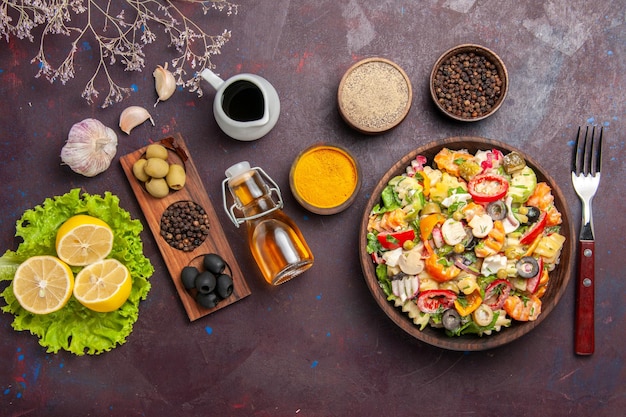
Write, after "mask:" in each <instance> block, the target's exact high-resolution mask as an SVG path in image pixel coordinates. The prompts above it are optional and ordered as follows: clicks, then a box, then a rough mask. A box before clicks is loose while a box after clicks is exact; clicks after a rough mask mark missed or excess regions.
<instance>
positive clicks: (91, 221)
mask: <svg viewBox="0 0 626 417" xmlns="http://www.w3.org/2000/svg"><path fill="white" fill-rule="evenodd" d="M55 247H56V251H57V256H58V257H59V258H60V259H61V260H62V261H64V262H65V263H67V264H68V265H72V266H84V265H89V264H92V263H94V262H97V261H100V260H102V259H104V258H106V257H107V256H108V255H109V253H111V249H112V248H113V230H111V227H110V226H109V225H108V224H106V223H105V222H104V221H102V220H100V219H98V218H96V217H93V216H89V215H86V214H77V215H75V216H72V217H70V218H69V219H68V220H66V221H65V223H63V224H62V225H61V227H60V228H59V231H58V232H57V235H56V245H55Z"/></svg>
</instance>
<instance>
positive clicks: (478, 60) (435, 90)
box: [430, 44, 509, 122]
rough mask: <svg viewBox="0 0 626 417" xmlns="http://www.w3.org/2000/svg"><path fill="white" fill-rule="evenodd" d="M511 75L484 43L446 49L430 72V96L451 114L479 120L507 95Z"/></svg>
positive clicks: (500, 103)
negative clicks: (482, 44)
mask: <svg viewBox="0 0 626 417" xmlns="http://www.w3.org/2000/svg"><path fill="white" fill-rule="evenodd" d="M508 89H509V74H508V71H507V69H506V66H505V65H504V62H503V61H502V59H500V57H499V56H498V55H497V54H496V53H495V52H493V51H492V50H490V49H489V48H486V47H484V46H480V45H474V44H463V45H458V46H455V47H454V48H451V49H449V50H447V51H446V52H444V53H443V54H442V55H441V56H440V57H439V59H438V60H437V62H436V63H435V65H434V66H433V69H432V72H431V73H430V95H431V97H432V99H433V101H434V102H435V105H436V106H437V108H438V109H439V110H440V111H441V112H443V113H444V114H445V115H447V116H448V117H451V118H452V119H455V120H458V121H462V122H476V121H479V120H483V119H485V118H487V117H489V116H491V115H492V114H494V113H495V112H496V111H498V109H499V108H500V106H502V103H503V102H504V99H505V97H506V94H507V92H508Z"/></svg>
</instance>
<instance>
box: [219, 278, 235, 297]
mask: <svg viewBox="0 0 626 417" xmlns="http://www.w3.org/2000/svg"><path fill="white" fill-rule="evenodd" d="M217 293H218V294H219V296H220V297H222V298H228V297H229V296H230V295H231V294H232V293H233V279H232V278H231V277H230V276H229V275H226V274H221V275H220V276H218V277H217Z"/></svg>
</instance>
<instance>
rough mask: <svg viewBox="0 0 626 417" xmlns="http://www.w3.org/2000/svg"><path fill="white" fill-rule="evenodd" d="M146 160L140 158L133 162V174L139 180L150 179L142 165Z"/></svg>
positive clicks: (144, 164)
mask: <svg viewBox="0 0 626 417" xmlns="http://www.w3.org/2000/svg"><path fill="white" fill-rule="evenodd" d="M146 162H148V161H147V160H145V159H143V158H140V159H138V160H137V161H135V163H134V164H133V175H134V176H135V178H137V179H138V180H139V181H141V182H146V181H148V180H149V179H150V176H149V175H148V174H146V171H144V169H143V167H144V166H146Z"/></svg>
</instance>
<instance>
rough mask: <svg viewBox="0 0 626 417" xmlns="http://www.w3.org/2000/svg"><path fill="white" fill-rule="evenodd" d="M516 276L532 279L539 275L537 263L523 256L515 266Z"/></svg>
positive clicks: (529, 257) (533, 259)
mask: <svg viewBox="0 0 626 417" xmlns="http://www.w3.org/2000/svg"><path fill="white" fill-rule="evenodd" d="M515 267H516V268H517V274H518V275H519V276H520V277H522V278H532V277H534V276H536V275H537V273H539V263H537V260H536V259H535V258H533V257H532V256H524V257H523V258H522V259H520V260H519V261H517V263H516V264H515Z"/></svg>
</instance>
